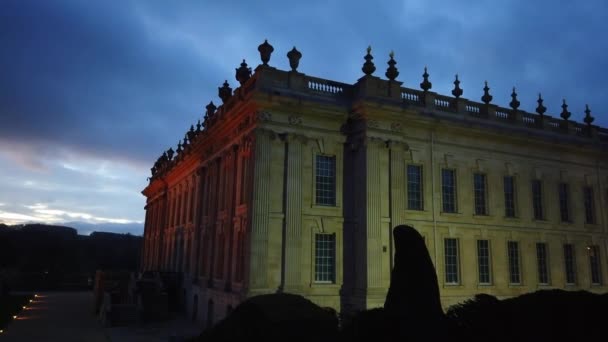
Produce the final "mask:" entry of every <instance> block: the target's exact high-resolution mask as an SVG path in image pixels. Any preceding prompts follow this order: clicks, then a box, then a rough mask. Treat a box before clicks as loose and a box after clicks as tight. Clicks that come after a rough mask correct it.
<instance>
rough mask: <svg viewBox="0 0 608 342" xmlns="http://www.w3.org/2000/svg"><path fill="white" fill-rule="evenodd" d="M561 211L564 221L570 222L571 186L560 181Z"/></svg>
mask: <svg viewBox="0 0 608 342" xmlns="http://www.w3.org/2000/svg"><path fill="white" fill-rule="evenodd" d="M559 213H560V219H561V221H562V222H570V188H569V186H568V184H566V183H559Z"/></svg>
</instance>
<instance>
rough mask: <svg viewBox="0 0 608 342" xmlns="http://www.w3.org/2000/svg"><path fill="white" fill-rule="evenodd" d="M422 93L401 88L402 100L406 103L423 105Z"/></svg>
mask: <svg viewBox="0 0 608 342" xmlns="http://www.w3.org/2000/svg"><path fill="white" fill-rule="evenodd" d="M421 95H422V92H420V91H418V90H414V89H408V88H401V99H402V100H403V101H405V102H411V103H415V104H422V96H421Z"/></svg>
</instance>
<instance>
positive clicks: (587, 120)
mask: <svg viewBox="0 0 608 342" xmlns="http://www.w3.org/2000/svg"><path fill="white" fill-rule="evenodd" d="M593 120H595V118H594V117H593V116H591V110H590V109H589V105H588V104H586V105H585V118H584V119H583V121H585V123H586V124H587V126H591V124H592V123H593Z"/></svg>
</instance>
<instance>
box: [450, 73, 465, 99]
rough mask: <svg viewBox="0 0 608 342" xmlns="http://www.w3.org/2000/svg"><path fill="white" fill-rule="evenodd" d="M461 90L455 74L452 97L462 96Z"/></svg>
mask: <svg viewBox="0 0 608 342" xmlns="http://www.w3.org/2000/svg"><path fill="white" fill-rule="evenodd" d="M462 93H463V91H462V89H460V81H459V80H458V74H456V80H454V89H453V90H452V95H454V97H455V98H459V97H461V96H462Z"/></svg>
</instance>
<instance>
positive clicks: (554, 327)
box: [447, 290, 608, 341]
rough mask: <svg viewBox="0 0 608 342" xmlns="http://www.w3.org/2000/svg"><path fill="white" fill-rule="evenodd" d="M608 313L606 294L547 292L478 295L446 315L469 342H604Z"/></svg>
mask: <svg viewBox="0 0 608 342" xmlns="http://www.w3.org/2000/svg"><path fill="white" fill-rule="evenodd" d="M606 312H608V295H607V294H603V295H598V294H593V293H590V292H586V291H576V292H574V291H564V290H544V291H537V292H533V293H528V294H524V295H521V296H518V297H514V298H509V299H505V300H502V301H500V300H498V299H496V298H495V297H493V296H490V295H477V296H475V298H474V299H471V300H468V301H466V302H464V303H462V304H458V305H455V306H452V307H451V308H450V309H449V310H448V312H447V316H448V318H449V319H450V320H452V321H453V322H455V323H456V324H457V325H458V327H459V329H460V330H461V332H462V334H463V335H464V336H465V338H466V339H467V340H468V341H562V340H563V341H581V340H583V339H591V340H596V341H602V340H605V339H606V327H605V326H604V324H605V322H604V321H605V316H604V315H605V313H606Z"/></svg>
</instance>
